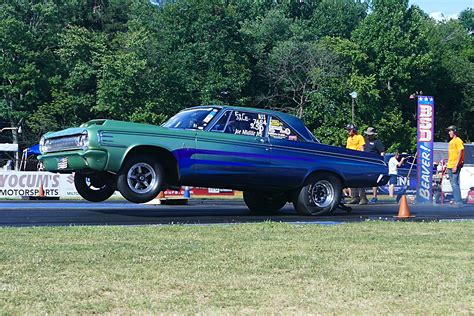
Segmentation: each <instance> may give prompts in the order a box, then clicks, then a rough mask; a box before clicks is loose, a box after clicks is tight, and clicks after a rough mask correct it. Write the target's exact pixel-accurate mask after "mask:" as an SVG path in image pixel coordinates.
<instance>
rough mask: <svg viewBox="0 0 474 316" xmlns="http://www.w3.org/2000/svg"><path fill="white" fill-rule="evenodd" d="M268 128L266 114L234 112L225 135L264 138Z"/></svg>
mask: <svg viewBox="0 0 474 316" xmlns="http://www.w3.org/2000/svg"><path fill="white" fill-rule="evenodd" d="M266 127H267V115H266V114H260V113H253V112H245V111H233V112H232V114H231V115H230V118H229V121H228V122H227V125H226V127H225V129H224V133H227V134H235V135H247V136H256V137H263V135H264V133H265V128H266Z"/></svg>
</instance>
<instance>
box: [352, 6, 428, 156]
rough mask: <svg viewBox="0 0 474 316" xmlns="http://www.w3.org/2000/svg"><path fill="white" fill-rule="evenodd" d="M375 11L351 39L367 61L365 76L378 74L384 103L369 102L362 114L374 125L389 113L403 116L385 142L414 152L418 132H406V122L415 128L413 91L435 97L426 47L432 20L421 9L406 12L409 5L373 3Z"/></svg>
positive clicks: (377, 101) (376, 77)
mask: <svg viewBox="0 0 474 316" xmlns="http://www.w3.org/2000/svg"><path fill="white" fill-rule="evenodd" d="M372 10H373V11H372V12H371V13H370V14H369V15H368V16H367V18H366V19H365V20H364V21H362V22H361V24H360V25H359V27H358V28H357V29H356V30H355V31H354V33H353V37H352V38H353V41H354V42H355V43H357V44H358V46H359V47H360V48H361V49H362V51H363V52H364V53H365V54H366V55H367V56H368V59H367V63H366V64H365V65H364V66H362V68H361V73H362V74H364V75H366V76H368V75H370V74H374V75H375V80H376V88H377V89H378V90H379V91H380V93H379V95H380V99H379V100H375V99H374V100H370V101H368V103H367V104H366V105H365V106H364V108H365V112H364V113H363V115H364V117H366V118H367V121H368V122H370V123H371V124H372V123H373V122H376V121H380V119H381V118H382V117H383V115H384V114H385V112H388V113H390V112H391V113H393V115H400V116H399V117H398V118H397V119H396V121H398V122H399V125H398V128H397V129H396V130H394V131H387V132H389V133H390V134H388V135H386V137H387V141H386V143H387V144H390V143H397V142H400V144H401V145H402V148H399V149H401V150H414V147H413V146H414V142H413V141H412V140H413V139H415V134H414V130H411V129H410V130H408V131H409V132H410V133H407V129H406V128H405V126H406V125H407V124H406V122H409V123H410V124H408V125H410V126H414V125H416V122H415V116H414V115H413V113H415V104H414V103H413V102H410V101H409V99H408V96H409V95H410V94H411V93H412V92H413V91H415V90H416V91H419V90H423V91H424V92H427V93H432V91H433V89H434V87H433V82H432V81H431V80H427V79H428V78H430V75H431V71H432V69H433V68H434V67H435V62H434V56H433V53H432V52H431V51H430V50H429V44H428V37H429V36H428V35H429V31H430V26H431V25H430V22H429V18H428V17H427V16H426V14H424V13H423V12H421V11H420V10H419V9H418V8H417V7H414V6H412V7H408V0H402V1H401V0H374V1H373V7H372ZM396 109H399V111H395V110H396ZM397 113H398V114H397ZM374 114H375V115H374Z"/></svg>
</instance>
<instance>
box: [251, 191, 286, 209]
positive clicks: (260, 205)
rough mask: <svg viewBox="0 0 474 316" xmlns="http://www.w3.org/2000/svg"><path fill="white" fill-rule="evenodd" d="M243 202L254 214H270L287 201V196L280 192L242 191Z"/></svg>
mask: <svg viewBox="0 0 474 316" xmlns="http://www.w3.org/2000/svg"><path fill="white" fill-rule="evenodd" d="M243 196H244V201H245V204H247V207H248V208H249V209H250V210H251V211H252V213H254V214H272V213H276V212H277V211H279V210H280V209H281V208H282V207H283V206H285V204H286V202H287V200H288V199H287V196H286V194H284V193H280V192H276V193H273V192H259V191H244V192H243Z"/></svg>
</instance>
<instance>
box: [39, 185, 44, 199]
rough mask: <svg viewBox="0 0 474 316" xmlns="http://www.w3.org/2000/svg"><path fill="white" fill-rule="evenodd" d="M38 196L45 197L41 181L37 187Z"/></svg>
mask: <svg viewBox="0 0 474 316" xmlns="http://www.w3.org/2000/svg"><path fill="white" fill-rule="evenodd" d="M38 197H45V195H44V188H43V184H42V183H41V184H40V186H39V188H38Z"/></svg>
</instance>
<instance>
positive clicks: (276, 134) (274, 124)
mask: <svg viewBox="0 0 474 316" xmlns="http://www.w3.org/2000/svg"><path fill="white" fill-rule="evenodd" d="M268 136H269V137H270V138H275V139H286V140H292V141H299V142H301V141H303V139H302V138H301V136H299V135H298V134H297V133H295V132H294V131H293V130H292V129H291V128H290V127H289V126H288V124H286V123H285V122H283V121H281V120H280V119H278V118H276V117H271V118H270V127H269V128H268Z"/></svg>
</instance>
